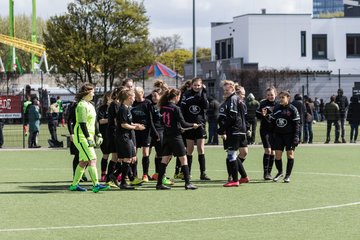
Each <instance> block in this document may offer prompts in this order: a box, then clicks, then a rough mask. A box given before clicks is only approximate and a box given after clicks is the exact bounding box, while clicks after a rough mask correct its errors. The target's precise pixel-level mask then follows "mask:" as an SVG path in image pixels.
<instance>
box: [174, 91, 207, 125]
mask: <svg viewBox="0 0 360 240" xmlns="http://www.w3.org/2000/svg"><path fill="white" fill-rule="evenodd" d="M208 108H209V102H208V100H207V97H206V93H205V91H204V89H203V90H201V91H200V92H195V91H194V90H192V89H191V90H188V91H186V92H185V93H184V95H183V96H182V99H181V111H182V113H183V114H184V119H185V120H186V121H187V122H190V123H199V124H205V122H206V117H205V110H206V109H208Z"/></svg>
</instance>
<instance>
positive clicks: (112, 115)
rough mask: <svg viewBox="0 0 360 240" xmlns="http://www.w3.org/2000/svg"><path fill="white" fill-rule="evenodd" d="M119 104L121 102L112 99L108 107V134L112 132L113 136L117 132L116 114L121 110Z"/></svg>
mask: <svg viewBox="0 0 360 240" xmlns="http://www.w3.org/2000/svg"><path fill="white" fill-rule="evenodd" d="M119 106H120V104H119V103H118V102H116V101H112V102H111V103H110V106H109V108H108V124H107V126H108V134H111V135H113V136H115V132H116V125H115V122H116V116H117V113H118V111H119Z"/></svg>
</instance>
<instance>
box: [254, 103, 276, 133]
mask: <svg viewBox="0 0 360 240" xmlns="http://www.w3.org/2000/svg"><path fill="white" fill-rule="evenodd" d="M275 104H276V102H275V101H273V102H272V101H269V100H267V99H264V100H262V101H260V105H259V107H258V109H257V110H256V116H257V118H258V119H260V120H261V125H260V130H269V131H270V130H271V119H270V115H271V114H272V112H273V110H274V107H275ZM263 108H265V109H266V115H265V116H263V115H262V109H263Z"/></svg>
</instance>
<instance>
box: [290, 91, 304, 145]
mask: <svg viewBox="0 0 360 240" xmlns="http://www.w3.org/2000/svg"><path fill="white" fill-rule="evenodd" d="M291 105H293V106H294V107H296V109H297V110H298V113H299V116H300V121H299V125H300V130H299V139H301V137H302V128H303V124H304V116H305V105H304V103H303V98H302V96H301V94H295V96H294V100H293V101H292V102H291Z"/></svg>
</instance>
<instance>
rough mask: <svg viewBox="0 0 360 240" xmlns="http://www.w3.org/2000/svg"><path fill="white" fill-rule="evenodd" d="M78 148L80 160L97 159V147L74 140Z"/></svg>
mask: <svg viewBox="0 0 360 240" xmlns="http://www.w3.org/2000/svg"><path fill="white" fill-rule="evenodd" d="M74 144H75V146H76V148H77V149H78V150H79V161H85V162H86V161H89V160H94V159H96V153H95V149H94V148H93V147H89V145H88V143H87V142H82V141H80V142H74Z"/></svg>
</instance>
